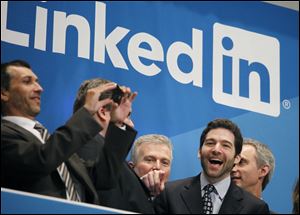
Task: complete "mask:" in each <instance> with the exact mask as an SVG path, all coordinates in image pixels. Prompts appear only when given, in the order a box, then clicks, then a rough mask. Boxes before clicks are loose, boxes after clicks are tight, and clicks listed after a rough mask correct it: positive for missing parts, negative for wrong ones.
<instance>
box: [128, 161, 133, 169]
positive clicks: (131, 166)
mask: <svg viewBox="0 0 300 215" xmlns="http://www.w3.org/2000/svg"><path fill="white" fill-rule="evenodd" d="M128 165H129V166H130V168H131V169H133V168H134V163H133V162H132V161H128Z"/></svg>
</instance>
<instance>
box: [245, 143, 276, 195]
mask: <svg viewBox="0 0 300 215" xmlns="http://www.w3.org/2000/svg"><path fill="white" fill-rule="evenodd" d="M243 145H251V146H253V147H254V148H255V150H256V155H257V158H256V162H257V166H258V167H262V166H263V165H268V166H269V167H270V171H269V173H268V174H267V175H266V176H265V178H264V180H263V183H262V190H264V189H265V187H266V186H267V184H268V183H269V182H270V180H271V178H272V176H273V173H274V170H275V158H274V155H273V153H272V152H271V150H270V148H269V147H268V146H267V145H266V144H263V143H261V142H259V141H257V140H254V139H250V138H244V141H243Z"/></svg>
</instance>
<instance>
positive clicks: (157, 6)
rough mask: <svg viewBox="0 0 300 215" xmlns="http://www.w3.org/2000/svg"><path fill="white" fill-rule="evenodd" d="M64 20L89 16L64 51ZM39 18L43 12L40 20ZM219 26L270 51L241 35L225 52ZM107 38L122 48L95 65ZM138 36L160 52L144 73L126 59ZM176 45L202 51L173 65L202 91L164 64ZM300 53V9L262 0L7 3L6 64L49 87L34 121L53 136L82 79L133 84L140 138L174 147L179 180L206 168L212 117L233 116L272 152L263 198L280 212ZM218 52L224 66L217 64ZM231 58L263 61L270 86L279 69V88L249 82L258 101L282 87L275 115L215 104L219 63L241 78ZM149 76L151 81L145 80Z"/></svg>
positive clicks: (294, 134)
mask: <svg viewBox="0 0 300 215" xmlns="http://www.w3.org/2000/svg"><path fill="white" fill-rule="evenodd" d="M96 8H97V9H98V11H96ZM5 10H6V13H5ZM37 12H42V13H44V14H45V15H44V16H43V18H44V20H45V22H44V23H46V24H47V25H41V20H42V19H41V16H40V15H36V14H37ZM64 13H65V14H64ZM96 14H97V17H96ZM59 15H65V16H68V17H69V18H70V17H73V18H77V19H80V20H83V22H84V23H85V24H83V25H84V26H86V27H87V26H88V28H87V29H86V30H85V33H84V35H83V36H82V35H81V36H80V37H79V34H78V31H77V29H76V28H75V27H73V26H69V27H68V28H67V31H66V39H65V41H66V45H65V52H63V51H59V50H57V49H56V48H55V47H56V45H57V43H56V42H54V36H53V35H56V36H58V38H60V39H62V41H64V38H63V34H62V33H61V32H59V33H57V32H56V33H55V34H54V30H53V29H54V26H56V27H57V26H58V25H59V24H61V20H60V21H59V22H56V21H55V17H56V18H57V17H58V16H59ZM74 15H76V16H74ZM37 16H40V18H39V19H37V20H38V24H36V17H37ZM5 20H6V22H5ZM84 20H85V21H84ZM5 23H6V25H5ZM104 23H105V28H103V29H102V30H101V29H100V36H99V35H98V36H97V38H96V39H95V37H94V34H95V32H97V30H95V29H96V28H100V27H99V26H101V25H103V24H104ZM215 23H219V24H221V25H222V26H225V28H226V29H227V28H228V29H229V28H231V27H234V28H235V29H238V32H246V34H247V35H249V37H252V36H253V35H254V36H257V35H259V36H261V35H263V36H264V37H266V38H267V39H266V40H267V41H271V45H272V44H274V46H270V45H267V44H266V43H262V45H259V43H257V41H252V40H249V38H246V37H241V36H240V35H239V34H235V35H234V36H235V37H234V38H231V39H232V41H233V46H234V48H236V49H237V50H239V51H237V52H236V53H234V52H231V51H228V52H226V50H225V46H224V45H223V46H222V44H220V43H218V40H217V38H216V34H217V33H219V34H220V33H221V34H222V32H214V26H215ZM5 26H6V28H5ZM43 26H45V29H46V31H45V34H44V35H45V37H42V36H41V35H43V34H42V31H41V29H42V27H43ZM37 29H39V30H37ZM193 29H194V30H193ZM5 30H12V31H15V32H22V33H25V34H27V35H29V42H28V44H26V43H25V45H24V44H23V45H20V44H19V43H17V42H16V41H18V39H15V38H14V37H13V36H7V35H8V33H7V31H5ZM113 31H119V33H122V32H123V33H124V36H120V34H117V35H115V34H114V33H112V32H113ZM228 31H229V30H228ZM89 32H90V36H89ZM193 32H194V36H193ZM252 33H253V34H252ZM101 35H102V36H103V37H104V36H105V38H107V37H108V35H114V36H116V37H118V36H119V39H120V41H119V42H118V43H116V46H115V48H116V49H117V50H116V49H115V50H112V49H110V50H108V48H109V47H107V46H106V51H105V61H102V62H99V60H98V61H97V60H94V59H95V58H97V59H99V56H100V55H101V54H99V53H98V54H97V55H96V54H95V51H94V44H97V45H96V46H97V47H98V48H99V46H101V41H100V37H101ZM138 36H141V38H143V39H145V38H150V39H151V41H152V42H148V43H147V42H144V43H141V44H140V46H139V47H140V49H144V51H145V52H147V51H148V52H151V50H152V51H153V50H156V49H157V50H158V52H159V53H160V54H161V55H160V54H159V53H158V54H153V56H152V57H151V56H150V57H149V56H148V57H145V56H144V57H139V58H138V60H139V61H140V62H141V64H143V65H144V66H145V70H144V72H143V71H142V70H141V67H137V66H136V65H133V63H132V59H130V57H129V56H128V53H131V54H132V55H134V53H135V52H134V51H132V48H130V47H129V46H128V44H131V42H132V40H133V39H136V38H137V37H138ZM254 36H253V37H254ZM36 38H42V39H43V38H45V43H44V45H45V46H42V45H39V46H37V43H36V42H35V39H36ZM236 38H240V39H241V41H242V42H238V41H237V40H236ZM78 40H79V43H81V44H84V43H85V44H88V43H87V42H90V46H89V47H90V49H89V50H88V52H87V53H85V54H83V55H80V54H78V52H79V51H78ZM40 41H43V40H40ZM97 41H98V42H99V41H100V42H99V43H97ZM106 41H108V39H106ZM130 41H131V42H130ZM153 41H156V43H155V44H156V45H155V47H154V46H152V45H151V44H154V42H153ZM178 41H180V43H178ZM176 42H177V43H176ZM193 42H194V44H193ZM149 43H150V44H149ZM249 43H250V44H251V45H250V47H253V49H252V50H251V54H250V55H249V53H248V54H247V53H246V52H244V49H241V48H238V47H239V46H240V47H242V45H248V46H249ZM41 44H43V43H41ZM99 44H100V45H99ZM102 44H103V41H102ZM159 44H160V45H159ZM175 44H181V46H185V47H186V48H187V49H189V50H190V51H191V50H192V51H194V52H196V51H198V52H197V53H196V54H195V53H194V59H193V57H191V56H188V55H186V54H181V55H179V57H178V59H177V61H176V63H177V65H178V68H179V70H181V72H179V74H182V76H184V77H187V76H188V75H189V74H188V73H192V74H195V77H194V80H201V74H202V81H200V82H201V84H202V86H201V87H199V84H198V85H197V84H195V83H194V84H193V82H192V81H191V80H190V81H186V82H185V83H183V82H184V81H182V79H180V78H178V77H179V76H178V74H177V75H174V74H175V72H174V71H175V70H174V68H173V67H172V65H173V66H174V63H173V64H172V63H168V60H167V59H168V58H169V59H171V58H172V54H174V52H173V51H170V52H168V51H169V48H170V47H172V45H175ZM184 44H185V45H184ZM276 44H277V45H278V46H276ZM131 45H132V44H131ZM179 46H180V45H179ZM201 46H202V47H201ZM37 47H39V48H37ZM61 47H62V46H61ZM86 47H87V45H85V48H86ZM188 47H190V48H188ZM214 47H215V49H214ZM298 47H299V12H296V11H292V10H290V9H286V8H282V7H278V6H274V5H270V4H267V3H263V2H227V1H226V2H189V3H186V2H132V3H128V2H105V3H101V2H97V3H95V2H8V3H7V2H1V62H6V61H9V60H13V59H24V60H26V61H28V62H30V64H31V65H32V67H33V70H34V72H35V73H36V74H37V75H38V76H39V79H40V83H41V85H42V86H43V88H44V92H43V97H42V112H41V114H40V115H39V117H38V120H40V121H41V122H43V123H44V124H45V125H46V126H47V127H48V128H49V130H51V131H54V130H55V128H57V127H58V126H60V125H61V124H63V123H64V122H65V121H66V120H67V119H68V118H69V117H70V115H71V114H72V104H73V101H74V98H75V95H76V91H77V89H78V87H79V85H80V83H81V82H82V81H83V80H86V79H89V78H95V77H102V78H107V79H110V80H112V81H115V82H118V83H119V84H121V85H127V86H130V87H131V89H132V90H133V91H137V92H138V96H137V98H136V100H135V102H134V106H133V114H132V118H133V120H134V122H135V126H136V129H137V130H138V131H139V135H143V134H149V133H161V134H165V135H167V136H169V137H170V138H171V140H172V141H173V144H174V162H173V166H172V173H171V180H173V179H179V178H184V177H189V176H192V175H196V174H198V173H199V171H201V167H200V163H199V160H198V159H197V150H198V145H199V137H200V135H201V132H202V130H203V128H204V127H205V125H206V124H207V122H209V121H211V120H213V119H215V118H229V119H231V120H233V121H234V122H236V123H237V124H238V125H239V126H240V128H241V130H242V133H243V135H244V136H245V137H252V138H254V139H258V140H260V141H262V142H264V143H266V144H268V145H269V147H270V148H271V149H272V151H273V153H274V155H275V157H276V169H275V174H274V176H273V179H272V181H271V182H270V184H269V185H268V186H267V188H266V190H265V191H264V195H263V198H264V199H265V201H266V202H268V203H269V206H270V208H271V209H272V210H274V211H277V212H279V213H289V212H291V210H292V203H291V202H292V200H291V193H292V188H293V185H294V183H295V181H296V178H297V177H298V176H299V132H298V130H299V61H298V59H299V48H298ZM136 50H138V49H136ZM214 50H217V51H214ZM265 50H272V51H269V52H268V51H267V52H266V51H265ZM274 50H275V51H274ZM80 53H82V52H80ZM118 53H119V54H120V57H121V58H123V64H120V63H121V61H120V60H116V61H114V59H116V56H117V54H118ZM266 53H267V54H266ZM276 53H278V58H276ZM168 54H169V55H168ZM217 54H218V56H219V57H221V58H219V59H221V61H216V60H214V59H215V58H214V56H216V55H217ZM150 55H151V54H150ZM225 55H226V56H227V57H229V58H227V59H231V60H232V62H239V60H240V59H245V60H248V61H249V62H250V63H251V62H258V63H260V64H261V65H263V66H265V68H266V70H267V77H270V82H271V81H272V80H273V78H272V77H273V76H272V75H274V74H275V76H276V69H275V70H274V69H273V68H277V70H278V71H279V73H278V72H277V76H278V78H279V82H280V84H279V83H276V84H275V85H272V86H270V88H269V87H268V85H261V87H260V88H261V90H260V91H259V89H260V88H259V86H260V84H259V82H258V81H255V84H254V85H251V84H250V88H251V89H252V88H257V89H258V92H262V95H264V94H266V93H267V94H269V93H270V91H271V92H276V89H279V90H278V93H277V94H276V96H277V97H278V98H279V101H276V102H275V104H274V105H271V106H270V109H272V108H273V107H274V108H276V107H277V108H278V110H279V114H278V116H274V114H273V115H272V114H268V113H261V112H260V111H259V108H258V109H257V110H251V109H250V110H249V108H245V107H241V106H239V105H241V103H242V102H238V101H235V100H234V101H233V102H234V103H235V106H234V105H232V104H229V103H228V104H224V103H222V104H221V103H220V102H217V101H215V100H214V99H213V90H214V89H216V88H217V86H214V84H213V83H214V80H216V79H217V78H218V77H217V75H216V73H214V72H216V71H217V70H218V69H217V68H219V67H220V66H221V72H222V71H232V70H234V71H235V73H233V74H235V75H236V74H239V73H240V71H239V67H235V66H233V69H231V68H230V65H231V64H230V63H228V62H227V63H224V64H222V63H223V62H225V61H222V59H224V58H225V57H224V56H225ZM255 56H256V58H255ZM257 56H259V57H257ZM173 57H174V56H173ZM222 57H223V58H222ZM260 57H261V59H265V58H266V59H268V62H267V61H263V60H262V61H260ZM270 59H271V60H270ZM199 62H202V66H201V65H196V64H197V63H199ZM270 62H271V63H270ZM124 65H126V66H127V68H126V66H124ZM151 65H152V67H153V66H154V67H156V68H157V69H158V72H157V74H154V72H153V73H152V72H151V67H150V66H151ZM191 71H192V72H191ZM146 72H148V73H149V74H152V75H145V73H146ZM174 77H175V78H174ZM224 78H225V79H226V78H228V77H227V76H225V77H224ZM254 80H257V79H254ZM242 81H243V83H247V81H246V82H245V80H242ZM239 89H241V86H240V87H239ZM247 90H249V91H250V89H248V88H247V89H246V91H247ZM249 91H248V92H249ZM242 93H244V92H242ZM246 93H247V92H246ZM250 94H251V92H250ZM246 100H247V98H246ZM271 100H272V99H271ZM272 101H273V100H272ZM267 105H268V104H267ZM275 106H276V107H275Z"/></svg>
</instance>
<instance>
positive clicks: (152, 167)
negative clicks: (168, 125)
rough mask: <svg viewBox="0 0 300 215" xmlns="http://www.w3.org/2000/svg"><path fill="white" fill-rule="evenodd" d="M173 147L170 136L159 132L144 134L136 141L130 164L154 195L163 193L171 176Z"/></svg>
mask: <svg viewBox="0 0 300 215" xmlns="http://www.w3.org/2000/svg"><path fill="white" fill-rule="evenodd" d="M172 149H173V147H172V143H171V141H170V140H169V138H167V137H166V136H164V135H159V134H148V135H144V136H141V137H139V138H138V139H137V140H136V141H135V142H134V145H133V149H132V151H131V161H130V162H129V165H130V166H131V168H133V170H134V171H135V173H136V174H137V175H138V176H139V177H140V179H141V180H142V181H143V182H144V184H145V185H146V187H147V188H148V189H149V191H150V195H151V196H152V197H155V196H157V195H158V194H160V193H161V191H162V190H163V189H164V187H165V182H166V181H167V180H168V178H169V175H170V170H171V163H172V159H173V154H172Z"/></svg>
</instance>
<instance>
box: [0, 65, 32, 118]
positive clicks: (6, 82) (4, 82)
mask: <svg viewBox="0 0 300 215" xmlns="http://www.w3.org/2000/svg"><path fill="white" fill-rule="evenodd" d="M10 66H17V67H25V68H28V69H31V67H30V65H29V63H27V62H26V61H24V60H13V61H10V62H7V63H1V92H2V91H4V90H9V88H10V81H11V74H10V73H9V72H8V67H10ZM4 109H5V104H4V103H3V102H2V100H1V116H2V115H3V114H4Z"/></svg>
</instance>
